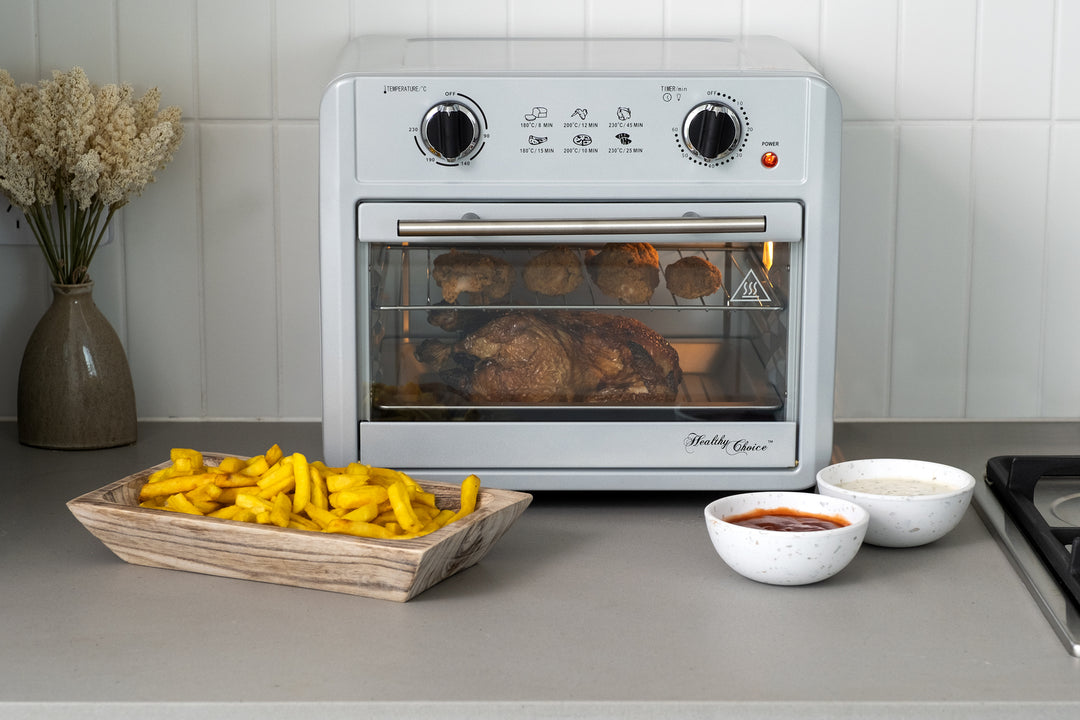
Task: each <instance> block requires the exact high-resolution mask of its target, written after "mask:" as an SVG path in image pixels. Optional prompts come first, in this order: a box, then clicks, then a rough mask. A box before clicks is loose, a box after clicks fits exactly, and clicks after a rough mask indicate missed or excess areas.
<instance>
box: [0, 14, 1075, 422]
mask: <svg viewBox="0 0 1080 720" xmlns="http://www.w3.org/2000/svg"><path fill="white" fill-rule="evenodd" d="M2 12H3V18H2V22H0V67H3V68H6V69H8V70H9V71H11V72H12V74H13V75H15V76H16V78H17V79H19V80H21V81H32V80H34V79H36V78H38V77H40V76H41V75H42V74H44V73H47V72H48V71H50V70H52V69H54V68H57V69H66V68H67V67H70V66H71V65H73V64H79V65H81V66H83V67H84V68H85V69H86V70H87V71H88V72H89V73H90V75H91V76H92V77H93V78H94V80H95V81H97V82H115V81H117V80H120V81H125V82H130V83H132V84H133V85H134V86H135V88H136V90H137V91H140V92H141V91H142V90H145V88H147V87H148V86H150V85H157V86H159V87H160V88H161V89H162V92H163V95H164V100H165V102H166V103H169V104H178V105H180V106H181V107H182V108H183V109H184V115H185V126H186V128H187V137H186V140H185V142H184V145H183V147H182V148H181V151H180V153H179V155H178V157H177V158H176V160H175V161H174V162H173V163H172V165H171V166H170V167H169V168H167V169H166V170H165V171H164V172H163V173H162V174H161V176H160V179H159V181H158V182H157V183H156V184H154V185H152V186H150V188H148V190H147V192H146V193H145V194H144V195H143V196H142V197H141V198H139V199H138V200H137V201H135V202H134V203H132V204H131V205H130V206H129V207H128V208H127V209H125V210H124V211H123V213H122V217H121V219H120V221H119V222H118V223H117V224H116V227H115V232H114V238H113V241H112V242H111V243H110V244H109V245H108V246H107V247H105V248H104V249H103V250H102V252H101V253H100V254H99V257H98V258H97V259H96V260H95V264H94V268H93V275H94V278H95V281H96V290H95V296H96V298H97V300H98V303H99V305H101V307H102V308H103V309H104V311H105V312H106V314H107V315H108V316H109V317H110V319H112V320H113V322H114V324H115V325H116V327H117V330H118V332H119V333H120V335H121V337H122V338H123V339H124V340H125V342H126V344H127V347H128V353H129V358H130V360H131V364H132V369H133V373H134V375H135V383H136V393H137V396H138V407H139V413H140V415H141V416H143V417H145V418H160V417H180V418H195V419H200V418H233V417H248V418H268V419H277V418H317V417H318V416H319V412H320V407H319V399H318V398H319V358H318V352H319V350H318V322H317V321H318V306H317V302H318V300H317V298H318V295H317V282H318V281H317V264H316V255H317V235H316V228H317V222H318V218H317V212H316V195H315V193H316V184H317V152H316V148H317V127H318V124H317V108H318V99H319V96H320V93H321V90H322V86H323V84H324V83H325V81H326V80H328V79H329V76H330V73H331V70H332V68H333V66H334V59H335V57H336V55H337V52H338V50H339V49H340V48H341V46H342V45H343V44H344V43H345V42H346V41H347V39H348V38H349V37H352V36H356V35H361V34H366V33H380V32H383V33H393V32H396V33H407V34H418V35H436V34H446V35H462V34H478V35H495V36H502V35H507V34H509V35H533V36H536V35H562V36H578V35H663V34H667V35H673V36H674V35H680V36H681V35H716V34H733V33H739V32H750V33H765V34H773V35H778V36H781V37H784V38H786V39H787V40H789V41H790V42H791V43H793V44H794V45H795V46H796V47H797V48H798V49H799V50H800V51H801V52H802V53H803V54H804V55H806V56H807V57H808V58H809V59H810V60H811V61H812V62H814V63H816V64H817V65H818V66H819V67H820V68H821V69H822V71H823V72H824V73H825V74H826V76H827V77H829V78H830V80H831V81H832V82H833V83H834V85H836V87H837V89H838V91H839V92H840V95H841V97H842V99H843V102H844V107H845V118H846V119H845V130H844V170H843V188H842V194H843V198H842V202H843V208H842V215H843V217H842V233H843V235H842V238H841V288H840V291H841V308H840V326H839V341H838V370H837V405H836V414H837V416H838V417H840V418H888V417H905V418H908V417H934V418H962V417H972V418H994V417H1024V418H1027V417H1034V418H1039V417H1049V418H1059V417H1069V418H1075V417H1080V380H1078V379H1077V378H1078V377H1080V374H1078V373H1077V372H1076V368H1077V367H1080V332H1078V331H1077V317H1078V313H1077V311H1076V308H1077V307H1080V284H1078V283H1076V280H1075V278H1076V276H1077V272H1078V270H1080V237H1078V236H1080V214H1077V213H1076V212H1075V208H1076V206H1077V202H1078V199H1080V45H1077V44H1076V43H1074V42H1072V38H1075V37H1076V36H1077V35H1078V34H1080V3H1078V2H1075V1H1074V0H1030V1H1029V2H1023V3H1021V2H1016V1H1015V0H950V2H946V3H942V2H937V1H935V0H876V1H875V2H865V0H543V2H535V1H534V0H461V1H459V2H453V3H451V2H440V1H439V0H394V2H384V1H383V0H5V2H4V3H3V8H2ZM4 209H5V208H3V207H0V210H4ZM4 215H5V213H0V221H3V219H4ZM48 299H49V291H48V282H47V276H46V273H45V271H44V268H43V264H42V263H41V260H40V258H39V257H38V251H37V250H36V248H34V247H33V246H27V245H0V336H2V338H3V340H4V342H3V343H0V417H13V416H14V415H15V388H16V381H17V375H18V366H19V361H20V359H21V354H22V348H23V346H24V345H25V341H26V338H27V337H28V336H29V334H30V331H31V330H32V327H33V324H34V322H35V321H36V318H37V317H38V316H40V314H41V312H42V311H43V310H44V308H45V306H46V304H47V302H48Z"/></svg>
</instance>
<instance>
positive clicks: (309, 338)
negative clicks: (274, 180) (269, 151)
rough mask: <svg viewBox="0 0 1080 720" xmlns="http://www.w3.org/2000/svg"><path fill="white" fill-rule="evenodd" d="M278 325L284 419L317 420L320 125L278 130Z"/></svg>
mask: <svg viewBox="0 0 1080 720" xmlns="http://www.w3.org/2000/svg"><path fill="white" fill-rule="evenodd" d="M277 148H278V158H279V170H278V197H279V198H280V201H279V206H278V223H277V224H278V233H279V238H278V245H279V250H278V252H279V254H280V258H281V259H280V262H279V266H278V275H279V278H278V287H279V288H280V291H279V292H280V300H279V302H280V307H281V310H280V319H279V321H278V325H279V327H278V337H279V342H278V345H279V350H278V352H279V357H280V361H279V362H280V365H281V370H280V372H281V396H280V401H279V402H280V408H279V411H280V414H281V415H282V416H284V417H291V418H303V417H309V418H311V417H318V416H319V415H320V414H321V413H322V395H321V394H320V392H319V389H320V388H321V387H322V385H321V377H322V366H321V364H320V361H319V358H320V356H319V348H320V345H319V292H318V289H319V235H318V233H317V231H316V228H318V225H319V211H318V210H319V208H318V202H319V198H318V187H319V176H318V168H317V166H316V165H315V164H313V163H312V162H311V158H312V157H313V156H317V155H318V152H319V128H318V125H316V124H315V123H310V124H297V125H283V126H282V127H281V128H279V130H278V141H277Z"/></svg>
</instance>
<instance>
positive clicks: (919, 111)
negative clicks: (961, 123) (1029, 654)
mask: <svg viewBox="0 0 1080 720" xmlns="http://www.w3.org/2000/svg"><path fill="white" fill-rule="evenodd" d="M976 6H977V3H976V1H975V0H954V1H953V2H947V3H943V2H938V0H904V1H903V2H902V4H901V6H900V8H901V15H900V67H899V70H898V83H897V92H898V97H897V104H898V106H899V112H900V116H901V117H903V118H934V119H943V118H964V119H967V118H970V117H971V114H972V111H973V108H974V92H975V88H974V82H973V81H974V78H975V35H976V32H975V27H976V23H975V20H976Z"/></svg>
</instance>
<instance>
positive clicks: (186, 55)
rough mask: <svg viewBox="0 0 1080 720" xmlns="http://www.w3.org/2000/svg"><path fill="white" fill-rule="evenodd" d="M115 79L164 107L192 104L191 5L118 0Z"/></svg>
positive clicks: (158, 0) (188, 107) (166, 0)
mask: <svg viewBox="0 0 1080 720" xmlns="http://www.w3.org/2000/svg"><path fill="white" fill-rule="evenodd" d="M116 18H117V28H118V31H117V45H118V47H119V50H118V53H117V55H118V62H119V77H120V78H121V79H122V80H123V82H126V83H130V84H131V85H132V86H133V87H134V88H135V90H136V92H138V93H139V94H142V93H143V92H145V91H146V89H147V88H149V87H155V86H156V87H157V88H158V89H159V90H161V101H162V104H163V105H179V106H180V107H181V108H184V109H185V110H187V111H188V113H191V112H192V111H193V110H194V108H195V7H194V6H193V5H192V4H190V3H178V2H173V1H172V0H117V3H116Z"/></svg>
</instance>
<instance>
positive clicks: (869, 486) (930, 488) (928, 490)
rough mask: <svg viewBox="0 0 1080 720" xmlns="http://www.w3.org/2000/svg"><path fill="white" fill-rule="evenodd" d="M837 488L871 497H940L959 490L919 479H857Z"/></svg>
mask: <svg viewBox="0 0 1080 720" xmlns="http://www.w3.org/2000/svg"><path fill="white" fill-rule="evenodd" d="M836 487H838V488H843V489H844V490H851V491H853V492H864V493H870V494H871V495H940V494H941V493H949V492H954V491H956V490H958V489H959V488H957V487H956V486H954V485H948V484H946V483H940V482H934V481H933V480H920V479H918V478H905V477H891V478H857V479H855V480H845V481H844V482H841V483H836Z"/></svg>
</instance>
